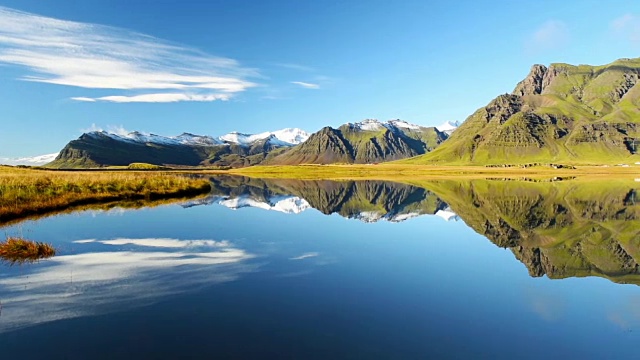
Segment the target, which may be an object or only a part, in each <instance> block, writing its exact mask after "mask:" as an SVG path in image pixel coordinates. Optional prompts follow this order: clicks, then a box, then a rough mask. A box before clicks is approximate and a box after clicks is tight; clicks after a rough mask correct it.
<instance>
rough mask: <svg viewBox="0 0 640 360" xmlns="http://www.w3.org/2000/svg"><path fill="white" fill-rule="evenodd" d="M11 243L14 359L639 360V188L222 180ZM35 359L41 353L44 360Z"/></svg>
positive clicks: (7, 270) (1, 274) (3, 334)
mask: <svg viewBox="0 0 640 360" xmlns="http://www.w3.org/2000/svg"><path fill="white" fill-rule="evenodd" d="M212 181H213V184H214V190H213V191H212V193H211V194H210V196H209V197H207V198H205V199H196V200H192V201H183V202H179V203H175V204H167V205H162V206H158V207H153V208H143V209H120V208H114V209H111V210H109V211H83V212H77V213H72V214H63V215H59V216H53V217H49V218H44V219H40V220H35V221H25V222H22V223H18V224H11V225H9V226H6V227H4V228H3V229H2V230H3V231H4V232H5V233H6V234H9V235H23V236H25V237H28V238H30V239H33V240H37V241H48V242H52V243H53V244H54V245H55V246H56V247H57V248H58V249H59V250H60V255H58V256H57V257H55V258H53V259H50V260H45V261H41V262H40V263H37V264H33V265H26V266H13V267H9V266H2V267H0V301H1V303H2V310H1V313H0V348H1V349H2V350H3V356H6V357H7V358H18V357H20V358H26V359H30V358H33V359H38V358H53V359H58V358H65V359H101V358H102V359H113V358H171V359H173V358H188V357H192V358H305V359H313V358H318V359H326V358H394V359H397V358H415V359H424V358H428V357H434V358H463V357H466V358H482V357H484V358H505V359H512V358H540V357H544V358H567V357H569V358H576V357H581V358H629V357H632V356H634V355H635V354H636V352H637V350H636V348H637V343H638V341H639V340H640V327H639V325H640V291H639V290H640V288H639V287H638V285H639V284H640V270H639V266H638V261H640V239H639V237H638V235H639V233H640V222H639V221H638V216H639V215H640V206H638V205H636V190H637V188H638V187H640V186H638V185H639V184H638V183H635V182H633V181H608V182H585V181H577V180H569V181H560V182H523V181H518V182H515V181H503V180H499V179H494V180H474V181H453V180H440V181H430V182H427V181H425V182H414V183H412V184H408V183H407V184H399V183H390V182H381V181H344V182H333V181H300V180H261V179H249V178H241V177H217V178H214V179H212ZM34 344H37V346H35V345H34Z"/></svg>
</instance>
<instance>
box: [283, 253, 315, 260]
mask: <svg viewBox="0 0 640 360" xmlns="http://www.w3.org/2000/svg"><path fill="white" fill-rule="evenodd" d="M318 255H320V253H317V252H310V253H304V254H302V255H300V256H296V257H292V258H290V259H289V260H304V259H308V258H312V257H316V256H318Z"/></svg>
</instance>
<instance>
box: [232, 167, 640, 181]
mask: <svg viewBox="0 0 640 360" xmlns="http://www.w3.org/2000/svg"><path fill="white" fill-rule="evenodd" d="M229 173H230V174H237V175H243V176H250V177H261V178H272V179H273V178H282V179H307V180H315V179H327V180H331V179H333V180H340V179H342V180H346V179H349V180H355V179H372V180H402V179H409V178H412V179H415V178H421V179H429V178H431V179H438V178H440V179H445V178H446V179H456V178H490V177H504V178H522V177H527V178H529V177H530V178H541V177H556V176H561V177H594V178H595V177H600V178H602V177H616V178H618V177H626V178H634V177H640V166H638V165H635V166H629V167H620V166H608V167H604V166H577V167H576V168H575V169H567V168H564V169H554V168H552V167H549V166H536V167H528V168H520V167H508V168H502V167H484V166H435V165H404V164H379V165H299V166H254V167H248V168H241V169H234V170H230V171H229Z"/></svg>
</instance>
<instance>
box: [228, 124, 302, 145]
mask: <svg viewBox="0 0 640 360" xmlns="http://www.w3.org/2000/svg"><path fill="white" fill-rule="evenodd" d="M267 138H272V139H273V140H274V141H273V143H274V145H282V146H292V145H298V144H300V143H303V142H305V141H306V140H307V139H308V138H309V133H307V132H306V131H304V130H301V129H298V128H287V129H282V130H276V131H267V132H263V133H259V134H243V133H239V132H235V131H234V132H231V133H228V134H225V135H222V136H220V137H219V138H218V139H219V140H220V141H221V142H225V143H232V144H238V145H248V144H251V143H253V142H255V141H259V140H264V139H267Z"/></svg>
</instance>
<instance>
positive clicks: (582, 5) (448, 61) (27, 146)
mask: <svg viewBox="0 0 640 360" xmlns="http://www.w3.org/2000/svg"><path fill="white" fill-rule="evenodd" d="M603 4H604V3H603V2H602V1H594V0H582V1H580V2H577V1H555V0H537V1H528V0H523V1H507V0H500V1H498V0H496V1H478V0H473V1H472V0H465V1H427V0H403V1H379V0H344V1H333V0H322V1H294V0H289V1H284V0H282V1H272V0H227V1H222V0H211V1H204V0H82V1H76V0H56V1H42V0H0V82H1V83H2V86H0V109H1V110H2V112H1V113H0V119H1V120H0V157H22V156H32V155H40V154H46V153H53V152H57V151H59V150H60V149H61V148H62V147H64V145H65V144H66V143H67V142H69V141H70V140H73V139H75V138H77V137H78V136H80V135H81V134H82V133H83V132H85V131H90V130H97V129H103V130H110V131H134V130H137V131H142V132H146V133H154V134H159V135H167V136H171V135H179V134H181V133H183V132H190V133H195V134H201V135H212V136H216V135H222V134H224V133H228V132H231V131H240V132H245V133H258V132H263V131H270V130H277V129H282V128H287V127H298V128H302V129H304V130H306V131H309V132H314V131H317V130H319V129H320V128H322V127H323V126H339V125H341V124H343V123H346V122H356V121H360V120H362V119H366V118H376V119H380V120H389V119H397V118H399V119H403V120H406V121H409V122H412V123H415V124H419V125H424V126H429V125H439V124H441V123H443V122H445V121H463V120H464V119H465V118H466V117H467V116H469V115H470V114H471V113H473V112H474V111H475V110H476V109H478V108H480V107H482V106H484V105H486V104H487V103H488V102H489V101H491V99H493V98H494V97H496V96H497V95H499V94H503V93H506V92H511V91H512V90H513V88H514V87H515V85H516V83H517V82H518V81H520V80H522V78H524V77H525V76H526V75H527V73H528V72H529V69H530V67H531V66H532V65H533V64H536V63H541V64H549V63H554V62H563V63H570V64H591V65H602V64H607V63H610V62H613V61H614V60H616V59H619V58H625V57H639V56H640V2H639V1H637V0H633V1H632V0H611V1H607V2H606V5H603Z"/></svg>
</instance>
